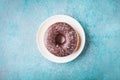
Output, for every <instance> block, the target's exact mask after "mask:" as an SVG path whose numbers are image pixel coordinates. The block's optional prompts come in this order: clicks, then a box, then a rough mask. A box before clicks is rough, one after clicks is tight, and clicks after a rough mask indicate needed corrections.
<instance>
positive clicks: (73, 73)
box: [0, 0, 120, 80]
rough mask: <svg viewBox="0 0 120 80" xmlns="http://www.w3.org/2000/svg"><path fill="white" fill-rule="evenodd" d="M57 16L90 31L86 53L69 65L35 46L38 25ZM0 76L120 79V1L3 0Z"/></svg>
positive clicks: (6, 79)
mask: <svg viewBox="0 0 120 80" xmlns="http://www.w3.org/2000/svg"><path fill="white" fill-rule="evenodd" d="M56 14H65V15H69V16H72V17H73V18H75V19H76V20H78V21H79V22H80V23H81V25H82V26H83V28H84V30H85V33H86V45H85V48H84V51H83V52H82V54H81V55H80V56H79V57H78V58H77V59H75V60H74V61H72V62H69V63H65V64H57V63H53V62H50V61H48V60H46V59H45V58H44V57H43V56H42V55H41V54H40V52H39V50H38V48H37V45H36V33H37V30H38V28H39V25H40V24H41V23H42V22H43V21H44V20H45V19H47V18H48V17H50V16H52V15H56ZM0 80H120V0H0Z"/></svg>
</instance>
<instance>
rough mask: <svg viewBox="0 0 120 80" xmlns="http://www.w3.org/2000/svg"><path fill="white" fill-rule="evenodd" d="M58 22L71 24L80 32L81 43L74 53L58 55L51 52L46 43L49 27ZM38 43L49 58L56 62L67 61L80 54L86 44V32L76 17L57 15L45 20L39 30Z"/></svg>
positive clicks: (42, 52)
mask: <svg viewBox="0 0 120 80" xmlns="http://www.w3.org/2000/svg"><path fill="white" fill-rule="evenodd" d="M56 22H65V23H68V24H69V25H71V26H72V27H73V28H74V29H75V30H76V31H77V32H78V34H79V36H80V38H81V44H80V47H79V49H77V51H75V52H73V53H72V54H70V55H68V56H65V57H58V56H55V55H53V54H51V53H50V52H49V51H48V50H47V48H46V47H45V45H44V33H45V31H46V30H47V29H48V27H49V26H51V25H52V24H54V23H56ZM37 45H38V48H39V50H40V52H41V54H42V55H43V56H44V57H45V58H46V59H48V60H50V61H52V62H56V63H66V62H70V61H72V60H74V59H75V58H76V57H78V56H79V54H80V53H81V52H82V50H83V48H84V45H85V33H84V30H83V28H82V26H81V25H80V24H79V22H78V21H76V20H75V19H74V18H72V17H70V16H67V15H55V16H52V17H50V18H48V19H47V20H45V21H44V22H43V23H42V24H41V25H40V27H39V30H38V32H37Z"/></svg>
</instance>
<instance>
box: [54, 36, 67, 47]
mask: <svg viewBox="0 0 120 80" xmlns="http://www.w3.org/2000/svg"><path fill="white" fill-rule="evenodd" d="M55 42H56V44H57V45H62V44H64V43H65V37H64V36H63V35H62V34H58V35H57V36H56V37H55Z"/></svg>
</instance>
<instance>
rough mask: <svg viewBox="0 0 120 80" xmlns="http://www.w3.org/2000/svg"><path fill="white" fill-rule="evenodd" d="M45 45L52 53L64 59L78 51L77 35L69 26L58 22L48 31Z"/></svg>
mask: <svg viewBox="0 0 120 80" xmlns="http://www.w3.org/2000/svg"><path fill="white" fill-rule="evenodd" d="M44 43H45V47H46V48H47V50H48V51H49V52H50V53H52V54H54V55H55V56H59V57H64V56H67V55H70V54H71V53H73V52H74V50H75V49H76V46H77V33H76V31H75V30H74V29H73V28H72V27H71V26H70V25H69V24H67V23H64V22H57V23H54V24H52V25H51V26H50V27H49V28H48V29H47V30H46V32H45V36H44Z"/></svg>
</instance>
